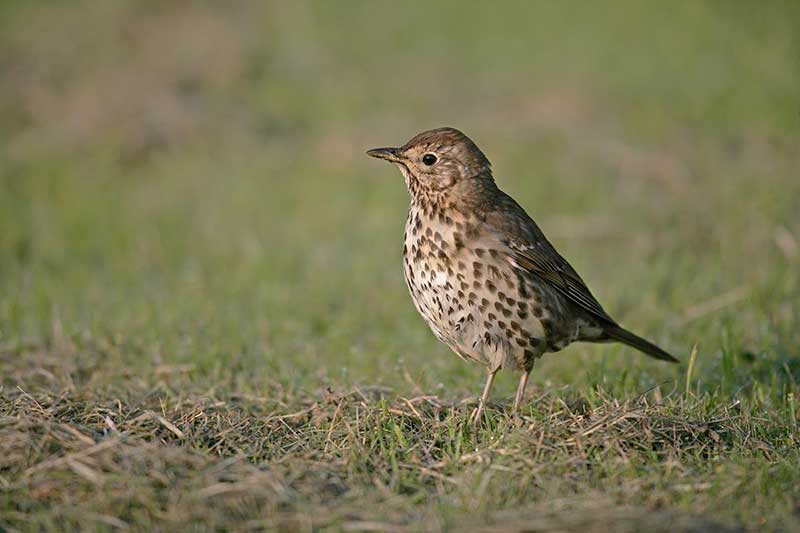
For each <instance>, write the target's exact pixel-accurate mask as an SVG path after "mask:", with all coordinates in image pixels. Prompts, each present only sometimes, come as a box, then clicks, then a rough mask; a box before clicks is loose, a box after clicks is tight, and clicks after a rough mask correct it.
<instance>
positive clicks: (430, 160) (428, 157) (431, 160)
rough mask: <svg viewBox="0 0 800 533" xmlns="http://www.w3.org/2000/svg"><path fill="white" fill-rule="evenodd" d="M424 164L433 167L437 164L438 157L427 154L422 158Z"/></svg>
mask: <svg viewBox="0 0 800 533" xmlns="http://www.w3.org/2000/svg"><path fill="white" fill-rule="evenodd" d="M422 162H423V163H425V164H426V165H428V166H431V165H433V164H434V163H436V156H435V155H433V154H425V155H424V156H422Z"/></svg>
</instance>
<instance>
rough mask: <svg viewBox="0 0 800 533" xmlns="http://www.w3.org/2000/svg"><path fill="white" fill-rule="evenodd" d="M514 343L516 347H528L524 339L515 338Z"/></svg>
mask: <svg viewBox="0 0 800 533" xmlns="http://www.w3.org/2000/svg"><path fill="white" fill-rule="evenodd" d="M514 341H515V342H516V343H517V344H518V345H520V346H522V347H525V346H527V345H528V341H526V340H525V339H523V338H522V337H517V338H516V339H514Z"/></svg>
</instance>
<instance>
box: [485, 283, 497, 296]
mask: <svg viewBox="0 0 800 533" xmlns="http://www.w3.org/2000/svg"><path fill="white" fill-rule="evenodd" d="M486 288H487V289H489V292H491V293H492V294H494V293H495V292H497V287H496V286H495V284H494V283H492V282H491V281H487V282H486Z"/></svg>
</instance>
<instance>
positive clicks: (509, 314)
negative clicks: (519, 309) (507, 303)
mask: <svg viewBox="0 0 800 533" xmlns="http://www.w3.org/2000/svg"><path fill="white" fill-rule="evenodd" d="M503 316H504V317H506V318H508V317H510V316H511V309H508V308H507V307H504V308H503Z"/></svg>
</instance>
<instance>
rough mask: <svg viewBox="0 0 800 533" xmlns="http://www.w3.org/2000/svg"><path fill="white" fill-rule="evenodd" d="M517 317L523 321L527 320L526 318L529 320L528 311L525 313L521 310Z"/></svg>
mask: <svg viewBox="0 0 800 533" xmlns="http://www.w3.org/2000/svg"><path fill="white" fill-rule="evenodd" d="M517 316H518V317H519V318H520V319H521V320H525V319H526V318H528V312H527V311H523V310H522V309H520V310H518V311H517Z"/></svg>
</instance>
